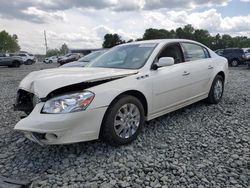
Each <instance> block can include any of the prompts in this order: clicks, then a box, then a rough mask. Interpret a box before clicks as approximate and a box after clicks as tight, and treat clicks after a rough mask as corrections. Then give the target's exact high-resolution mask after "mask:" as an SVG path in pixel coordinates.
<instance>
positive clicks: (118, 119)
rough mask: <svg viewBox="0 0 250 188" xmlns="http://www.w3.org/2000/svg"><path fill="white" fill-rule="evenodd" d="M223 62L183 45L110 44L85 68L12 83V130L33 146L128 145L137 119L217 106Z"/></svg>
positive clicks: (209, 52)
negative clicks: (202, 104) (16, 116)
mask: <svg viewBox="0 0 250 188" xmlns="http://www.w3.org/2000/svg"><path fill="white" fill-rule="evenodd" d="M227 77H228V63H227V60H226V59H225V58H224V57H220V56H218V55H217V54H216V53H214V52H213V51H212V50H210V49H209V48H207V47H206V46H204V45H202V44H200V43H198V42H195V41H191V40H184V39H183V40H182V39H166V40H148V41H139V42H134V43H128V44H122V45H119V46H116V47H114V48H112V49H111V50H109V51H108V52H106V53H105V54H103V55H102V56H100V57H99V58H97V59H96V60H94V61H93V62H91V63H90V64H88V65H87V66H86V67H68V68H54V69H47V70H41V71H36V72H32V73H30V74H29V75H27V76H26V77H25V78H24V79H23V80H22V81H21V83H20V85H19V90H18V92H17V99H16V104H15V105H14V107H15V109H16V110H20V111H24V112H25V113H26V114H27V116H26V117H25V118H23V119H21V120H20V121H19V122H18V123H17V124H16V126H15V130H18V131H22V132H23V133H24V134H25V136H26V137H27V138H29V139H30V140H32V141H34V142H37V143H39V144H41V145H46V144H68V143H75V142H82V141H90V140H95V139H99V138H100V139H102V140H104V141H107V142H108V143H111V144H115V145H122V144H128V143H130V142H132V141H133V140H135V139H136V137H137V135H138V134H139V133H140V131H141V129H142V127H143V125H144V123H145V121H149V120H152V119H154V118H157V117H159V116H162V115H164V114H166V113H169V112H172V111H174V110H177V109H179V108H182V107H184V106H187V105H190V104H192V103H195V102H197V101H200V100H203V99H205V100H206V101H207V102H209V103H212V104H217V103H219V102H220V101H221V99H222V96H223V91H224V84H225V83H226V80H227Z"/></svg>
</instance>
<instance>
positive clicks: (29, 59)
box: [10, 53, 36, 65]
mask: <svg viewBox="0 0 250 188" xmlns="http://www.w3.org/2000/svg"><path fill="white" fill-rule="evenodd" d="M10 56H19V57H21V58H22V60H23V62H24V64H25V65H31V64H34V63H35V62H36V57H35V56H34V55H33V54H30V53H16V54H10Z"/></svg>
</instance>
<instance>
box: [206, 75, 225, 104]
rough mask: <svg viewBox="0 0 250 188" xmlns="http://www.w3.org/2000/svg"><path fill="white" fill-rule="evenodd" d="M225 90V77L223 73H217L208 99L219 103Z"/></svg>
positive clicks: (212, 102) (210, 101)
mask: <svg viewBox="0 0 250 188" xmlns="http://www.w3.org/2000/svg"><path fill="white" fill-rule="evenodd" d="M223 92H224V79H223V77H222V76H221V75H216V77H215V78H214V81H213V83H212V86H211V88H210V91H209V94H208V98H207V100H206V101H207V102H208V103H210V104H218V103H219V102H220V101H221V99H222V96H223Z"/></svg>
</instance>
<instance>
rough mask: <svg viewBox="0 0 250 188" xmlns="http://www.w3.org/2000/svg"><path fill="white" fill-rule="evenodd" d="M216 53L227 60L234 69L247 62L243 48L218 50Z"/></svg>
mask: <svg viewBox="0 0 250 188" xmlns="http://www.w3.org/2000/svg"><path fill="white" fill-rule="evenodd" d="M215 53H217V54H218V55H220V56H222V57H225V58H227V60H228V63H229V65H230V66H232V67H237V66H238V65H240V64H243V63H245V62H246V56H245V52H244V50H243V49H241V48H226V49H219V50H216V51H215Z"/></svg>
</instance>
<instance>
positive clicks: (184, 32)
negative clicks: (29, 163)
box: [0, 24, 250, 56]
mask: <svg viewBox="0 0 250 188" xmlns="http://www.w3.org/2000/svg"><path fill="white" fill-rule="evenodd" d="M175 38H180V39H191V40H195V41H198V42H200V43H202V44H205V45H206V46H208V47H209V48H211V49H212V50H217V49H223V48H231V47H238V48H249V47H250V38H248V37H246V36H236V37H232V36H230V35H228V34H223V35H220V34H217V35H215V36H212V35H211V34H210V33H209V32H208V30H205V29H195V28H194V27H193V26H192V25H190V24H188V25H185V26H184V27H179V28H177V29H175V30H174V29H172V30H166V29H155V28H149V29H146V30H145V32H144V34H143V36H142V38H138V39H136V40H135V41H140V40H151V39H175ZM132 41H133V40H132V39H130V40H128V41H125V40H123V39H122V37H121V36H119V35H118V34H116V33H114V34H112V33H107V34H106V35H105V36H104V41H103V44H102V46H103V47H104V48H111V47H113V46H116V45H119V44H123V43H128V42H132ZM19 50H20V46H19V44H18V36H17V35H16V34H13V35H10V34H9V33H8V32H6V31H5V30H3V31H1V32H0V53H12V52H18V51H19ZM68 52H69V48H68V46H67V45H66V44H63V45H62V46H61V48H59V49H57V48H55V49H49V50H48V51H47V53H46V56H53V55H64V54H66V53H68Z"/></svg>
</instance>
